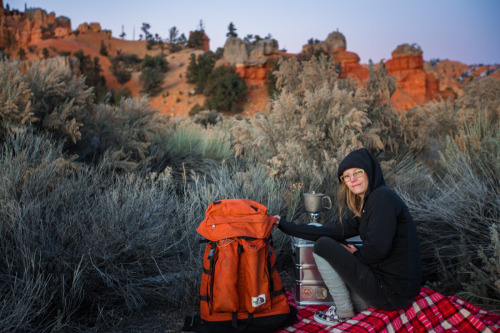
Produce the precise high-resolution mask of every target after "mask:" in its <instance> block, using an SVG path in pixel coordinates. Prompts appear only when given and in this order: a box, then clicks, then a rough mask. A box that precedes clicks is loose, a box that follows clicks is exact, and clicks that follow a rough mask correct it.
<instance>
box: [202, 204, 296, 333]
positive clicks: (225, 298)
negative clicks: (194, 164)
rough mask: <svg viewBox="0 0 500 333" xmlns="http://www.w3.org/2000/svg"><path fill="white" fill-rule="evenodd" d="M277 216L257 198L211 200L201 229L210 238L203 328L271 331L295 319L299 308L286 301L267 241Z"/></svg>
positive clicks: (235, 330) (203, 292) (206, 258)
mask: <svg viewBox="0 0 500 333" xmlns="http://www.w3.org/2000/svg"><path fill="white" fill-rule="evenodd" d="M274 221H275V218H274V217H273V216H271V215H268V214H267V208H266V207H265V206H264V205H262V204H260V203H257V202H255V201H251V200H245V199H226V200H218V201H215V202H213V203H212V204H210V206H209V207H208V209H207V211H206V217H205V219H204V220H203V221H202V222H201V224H200V225H199V227H198V229H197V232H198V233H199V234H200V235H202V236H203V237H205V238H206V239H207V240H209V243H208V244H207V246H206V248H205V254H204V256H203V275H202V277H201V288H200V296H201V301H200V317H201V320H200V323H199V325H198V326H202V327H203V329H199V330H198V331H199V332H259V333H260V332H271V331H273V330H275V329H277V328H279V327H282V326H284V325H289V324H291V323H293V322H294V320H295V318H296V316H295V314H296V312H295V309H294V308H292V307H290V306H289V305H288V302H287V299H286V297H285V293H284V289H283V286H282V284H281V279H280V277H279V275H278V271H277V270H276V269H275V265H276V255H275V253H274V251H273V249H272V247H271V244H270V241H269V240H270V237H271V231H272V228H273V224H274ZM192 329H193V328H192Z"/></svg>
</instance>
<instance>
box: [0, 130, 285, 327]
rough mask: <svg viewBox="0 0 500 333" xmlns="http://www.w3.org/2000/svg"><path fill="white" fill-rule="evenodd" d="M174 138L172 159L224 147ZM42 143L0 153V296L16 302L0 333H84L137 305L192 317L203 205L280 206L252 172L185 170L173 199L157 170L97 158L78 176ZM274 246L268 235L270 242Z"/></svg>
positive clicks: (269, 182) (274, 192)
mask: <svg viewBox="0 0 500 333" xmlns="http://www.w3.org/2000/svg"><path fill="white" fill-rule="evenodd" d="M184 135H185V134H182V133H181V132H180V133H179V134H177V136H178V139H174V141H176V142H177V143H176V144H177V145H178V149H179V150H183V149H184V147H186V146H185V145H187V146H189V145H191V143H189V142H188V141H190V140H193V139H194V140H195V141H196V140H198V143H194V141H191V142H193V143H194V145H196V146H198V147H199V148H200V149H202V154H205V155H206V156H207V157H208V156H212V157H216V156H219V157H216V158H220V157H221V156H220V155H219V153H217V152H221V151H224V150H226V151H227V149H228V145H227V146H226V148H222V146H221V144H222V143H223V142H227V140H225V139H223V140H220V139H218V138H213V140H212V143H209V142H205V143H204V144H201V143H200V142H201V141H200V140H201V139H200V138H201V137H202V136H201V135H199V136H198V137H195V136H194V134H193V133H191V134H188V136H190V137H191V139H184V138H181V137H182V136H184ZM47 139H48V138H47V137H39V136H34V135H32V134H30V133H29V132H24V133H20V134H16V135H13V136H11V137H9V141H8V142H7V143H6V145H4V146H3V147H2V148H1V153H0V166H1V167H0V170H1V171H0V182H1V187H0V208H1V210H0V223H1V228H0V233H1V236H2V239H3V240H4V241H3V242H2V244H0V254H1V255H0V260H1V261H2V264H1V265H0V271H1V274H0V289H1V290H2V291H4V292H5V293H4V297H5V298H4V299H6V300H12V301H14V300H15V302H13V303H11V306H0V311H1V313H0V315H1V316H2V318H3V319H4V320H2V321H1V322H0V330H6V331H8V330H17V331H52V330H74V329H77V328H78V329H81V330H85V329H86V328H91V327H93V328H99V327H104V326H112V325H113V323H115V322H116V321H118V320H119V319H120V318H122V317H123V316H126V315H127V314H128V313H130V312H131V311H139V310H141V309H144V308H146V307H147V306H156V307H157V306H166V305H171V306H175V307H179V306H182V307H191V306H192V307H193V308H194V307H195V306H196V305H197V304H198V302H199V299H198V297H197V292H196V291H195V290H197V289H198V285H199V278H200V276H201V274H200V272H201V260H200V258H201V256H202V251H203V245H200V244H199V242H198V240H199V239H200V237H199V236H197V234H196V231H195V230H196V228H197V226H198V224H199V223H200V222H201V220H202V219H203V216H204V213H205V209H206V207H207V206H208V204H209V203H210V202H212V201H214V200H217V199H222V198H237V197H247V198H252V199H254V200H257V201H259V202H262V203H264V204H266V205H267V206H268V208H269V209H270V212H273V213H278V212H279V211H280V210H282V209H284V206H285V205H284V203H283V199H282V197H281V193H282V191H281V190H282V187H283V186H284V185H283V184H279V183H278V182H277V181H276V180H275V179H272V178H271V177H269V175H268V174H267V170H266V168H265V167H264V166H260V165H257V164H253V165H230V164H213V165H212V168H210V170H208V171H207V175H206V176H203V175H200V174H197V173H191V172H185V173H184V175H183V176H182V177H181V179H183V180H182V183H183V184H184V185H183V186H182V191H181V192H180V193H177V192H176V191H174V190H173V189H172V181H173V178H172V174H170V172H169V171H168V170H164V172H162V173H158V174H153V173H151V174H150V176H149V177H148V178H142V177H138V176H135V175H134V174H130V173H128V174H123V175H118V174H116V173H114V172H112V170H113V169H114V163H111V165H109V164H108V161H106V160H104V161H103V162H102V163H99V164H98V165H96V167H92V168H89V167H81V168H77V167H75V164H73V163H72V162H70V161H68V160H66V159H64V157H63V156H62V147H61V146H60V145H59V146H58V145H52V144H51V143H50V141H49V140H47ZM208 141H209V140H208ZM224 154H225V155H226V156H231V155H232V154H230V153H227V152H226V153H224ZM153 179H154V181H153ZM206 179H210V180H211V181H209V182H208V181H206ZM75 198H77V200H75ZM284 240H285V237H284V236H283V235H282V234H281V233H277V234H276V238H275V244H278V243H280V242H284ZM276 247H277V249H279V248H280V247H279V246H276Z"/></svg>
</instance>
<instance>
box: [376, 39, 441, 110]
mask: <svg viewBox="0 0 500 333" xmlns="http://www.w3.org/2000/svg"><path fill="white" fill-rule="evenodd" d="M385 66H386V69H387V72H388V73H389V74H391V75H393V76H395V77H396V79H397V83H396V84H397V89H396V92H395V93H394V95H393V96H392V98H391V100H392V103H393V104H394V106H395V107H396V108H397V109H399V110H408V109H410V108H411V107H413V106H416V105H418V104H423V103H426V102H428V101H431V100H433V99H435V98H437V97H438V96H439V80H438V79H437V78H436V77H435V76H434V75H433V74H430V73H427V72H426V71H425V70H424V59H423V52H422V49H421V48H420V46H418V45H416V44H413V45H410V44H402V45H399V46H398V47H397V48H396V49H395V50H394V51H393V52H392V59H390V60H387V61H386V62H385Z"/></svg>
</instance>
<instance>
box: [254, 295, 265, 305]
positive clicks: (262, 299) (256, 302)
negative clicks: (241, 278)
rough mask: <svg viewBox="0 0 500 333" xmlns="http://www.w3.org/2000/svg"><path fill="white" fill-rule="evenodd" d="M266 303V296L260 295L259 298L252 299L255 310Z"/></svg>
mask: <svg viewBox="0 0 500 333" xmlns="http://www.w3.org/2000/svg"><path fill="white" fill-rule="evenodd" d="M264 303H266V294H262V295H259V296H257V297H252V306H253V307H254V308H256V307H258V306H260V305H262V304H264Z"/></svg>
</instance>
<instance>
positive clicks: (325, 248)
mask: <svg viewBox="0 0 500 333" xmlns="http://www.w3.org/2000/svg"><path fill="white" fill-rule="evenodd" d="M314 253H316V254H317V255H319V256H320V257H322V258H324V259H325V260H326V261H328V263H329V264H330V265H331V266H332V268H333V269H334V270H335V271H336V272H337V273H338V274H339V275H340V277H341V278H342V280H344V283H345V284H346V285H347V286H348V287H349V288H350V289H351V290H352V291H354V292H355V293H356V294H358V295H359V296H360V297H361V298H362V299H363V300H365V301H366V302H368V304H370V305H371V306H374V307H376V308H378V309H382V310H390V311H392V310H400V309H403V308H405V307H406V306H408V305H409V304H410V303H411V302H412V301H413V298H412V299H407V298H402V297H400V296H398V295H396V294H395V293H394V292H393V291H392V290H391V289H390V288H389V286H388V285H387V284H386V283H385V282H384V281H382V280H381V279H380V278H379V277H378V276H377V275H376V274H375V272H374V271H373V270H372V269H371V268H370V266H368V265H366V264H363V263H362V262H361V261H359V259H358V258H357V257H356V256H355V255H353V254H352V253H350V252H349V251H347V250H346V249H345V248H344V247H343V246H342V245H341V244H340V243H338V242H337V241H335V240H334V239H332V238H329V237H321V238H320V239H318V240H317V241H316V243H315V244H314Z"/></svg>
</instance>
